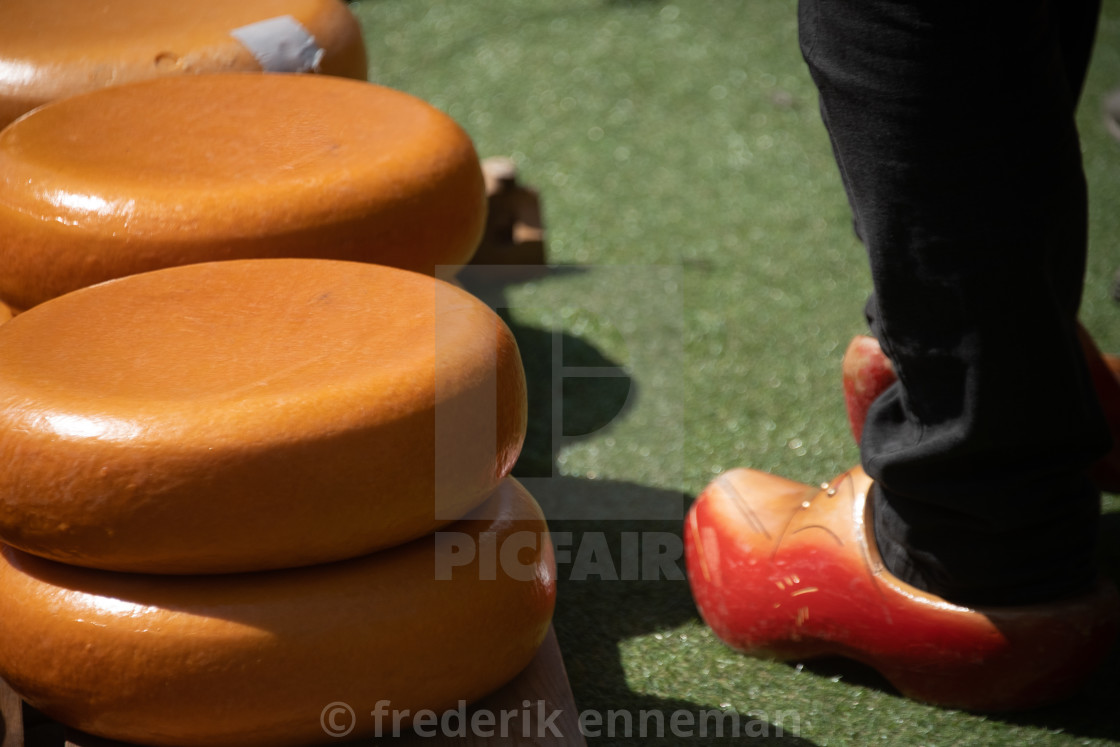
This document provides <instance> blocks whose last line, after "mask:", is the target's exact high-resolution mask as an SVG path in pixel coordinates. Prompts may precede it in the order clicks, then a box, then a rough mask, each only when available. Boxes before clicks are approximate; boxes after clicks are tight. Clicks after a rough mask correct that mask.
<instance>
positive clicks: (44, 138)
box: [0, 73, 486, 309]
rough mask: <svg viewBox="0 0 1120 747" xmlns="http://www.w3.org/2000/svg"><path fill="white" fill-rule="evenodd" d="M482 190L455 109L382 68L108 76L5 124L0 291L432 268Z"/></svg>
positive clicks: (32, 292) (467, 223)
mask: <svg viewBox="0 0 1120 747" xmlns="http://www.w3.org/2000/svg"><path fill="white" fill-rule="evenodd" d="M485 191H486V190H485V184H484V181H483V177H482V168H481V166H480V165H479V161H478V156H477V154H476V153H475V150H474V146H473V144H472V143H471V141H470V138H469V137H468V136H467V135H466V133H465V132H464V131H463V130H462V129H461V128H460V127H459V126H458V125H457V124H456V123H455V122H454V121H453V120H451V119H450V118H449V117H448V116H447V115H445V114H443V113H442V112H440V111H439V110H437V109H435V108H433V107H432V106H430V105H428V104H426V103H425V102H423V101H421V100H419V99H417V98H415V97H413V96H410V95H408V94H405V93H401V92H399V91H394V90H392V89H388V88H384V87H381V86H376V85H373V84H371V83H364V82H359V81H353V80H348V79H345V78H335V77H330V76H324V75H280V74H277V75H260V74H248V73H228V74H219V75H197V76H179V77H175V78H161V79H157V80H152V81H145V82H142V83H133V84H129V85H125V86H116V87H113V88H106V89H102V90H100V91H96V92H93V93H89V94H84V95H81V96H76V97H73V98H69V99H65V100H62V101H56V102H54V103H51V104H48V105H46V106H44V107H42V108H40V109H37V110H36V111H34V112H32V113H31V114H29V115H27V116H26V117H24V118H22V119H20V120H19V121H18V122H15V123H14V124H12V125H11V126H9V127H8V128H7V129H5V130H4V131H2V132H0V264H2V266H3V267H4V272H3V273H0V298H3V299H4V300H5V301H7V302H8V303H10V304H12V305H13V306H15V307H16V308H20V309H28V308H30V307H32V306H34V305H35V304H38V303H41V302H42V301H45V300H47V299H49V298H52V297H54V296H58V295H61V294H63V293H66V292H68V291H72V290H76V289H78V288H82V287H85V286H87V285H92V284H94V283H97V282H101V281H104V280H110V279H113V278H117V277H122V276H124V275H130V274H134V273H137V272H144V271H148V270H155V269H159V268H163V267H171V266H176V265H182V264H187V263H192V262H205V261H212V260H227V259H245V258H253V257H318V258H327V259H344V260H354V261H368V262H376V263H378V264H385V265H391V266H394V267H401V268H403V269H408V270H415V271H417V272H424V273H427V274H435V272H436V270H437V268H438V267H440V266H442V265H461V264H463V263H465V262H467V261H468V260H469V259H470V257H471V255H472V254H473V253H474V250H475V248H476V247H477V245H478V241H479V237H480V236H481V234H482V230H483V227H484V223H485V220H486V194H485Z"/></svg>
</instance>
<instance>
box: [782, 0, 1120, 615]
mask: <svg viewBox="0 0 1120 747" xmlns="http://www.w3.org/2000/svg"><path fill="white" fill-rule="evenodd" d="M1097 12H1098V7H1097V5H1096V3H1095V2H1084V3H1081V2H1077V0H1064V1H1063V2H1057V1H1055V2H1046V1H1044V0H1022V1H1019V2H981V3H943V2H899V1H896V0H802V3H801V8H800V14H801V41H802V50H803V52H804V54H805V58H806V61H807V62H808V63H809V68H810V71H811V73H812V75H813V78H814V80H815V81H816V84H817V87H818V89H819V91H820V98H821V111H822V115H823V117H824V120H825V123H826V125H827V127H828V130H829V134H830V137H831V138H832V144H833V148H834V151H835V154H836V159H837V162H838V164H839V166H840V170H841V174H842V176H843V179H844V184H845V188H846V189H847V192H848V197H849V200H850V202H851V205H852V209H853V212H854V215H855V222H856V226H857V231H858V233H859V235H860V237H861V239H862V240H863V242H864V244H865V245H866V247H867V252H868V257H869V259H870V263H871V274H872V281H873V285H874V295H873V298H872V301H871V302H870V303H869V304H868V313H869V318H870V321H871V323H872V329H873V331H874V332H875V334H876V336H877V337H878V338H879V341H880V343H881V344H882V346H883V349H884V350H885V351H886V353H887V355H888V356H889V357H890V358H891V360H892V361H893V363H894V365H895V368H896V370H897V372H898V377H899V383H898V384H896V385H895V386H893V387H892V388H891V389H889V390H888V391H887V392H886V393H884V394H883V396H881V397H880V398H879V399H878V400H877V401H876V402H875V404H874V405H873V406H872V408H871V411H870V413H869V415H868V419H867V422H866V425H865V427H864V435H863V442H862V444H861V454H862V461H863V464H864V467H865V468H866V470H867V472H868V473H869V474H870V475H871V476H872V477H873V478H874V479H875V481H876V489H875V495H874V500H875V502H874V506H873V510H874V513H875V533H876V537H877V539H878V542H879V546H880V550H881V552H882V554H883V556H884V560H885V561H886V563H887V566H888V568H889V569H890V570H891V571H892V572H894V573H895V574H896V575H898V576H899V577H901V578H903V579H904V580H906V581H908V582H910V583H912V584H914V585H916V586H918V587H920V588H923V589H926V590H928V591H932V592H934V593H937V594H940V595H941V596H944V597H945V598H947V599H950V600H952V601H958V602H961V603H973V604H1013V603H1028V602H1034V601H1040V600H1045V599H1050V598H1054V597H1058V596H1063V595H1066V594H1070V593H1076V592H1077V591H1079V590H1081V589H1083V588H1084V587H1086V586H1087V585H1088V584H1089V583H1091V581H1092V579H1093V576H1094V564H1093V548H1094V543H1095V536H1096V521H1097V517H1098V515H1099V495H1098V493H1097V492H1096V491H1095V489H1094V488H1093V486H1092V485H1091V483H1090V482H1089V480H1088V479H1087V477H1086V476H1085V469H1086V467H1087V465H1088V464H1090V463H1091V462H1092V461H1093V459H1095V458H1096V457H1097V456H1098V455H1100V454H1102V453H1103V452H1104V451H1105V450H1106V449H1107V447H1108V438H1109V437H1108V432H1107V428H1106V426H1105V423H1104V421H1103V417H1102V415H1101V413H1100V408H1099V405H1098V403H1097V401H1096V398H1095V395H1094V393H1093V391H1092V387H1091V385H1090V383H1089V379H1088V375H1087V372H1086V369H1085V364H1084V360H1083V357H1082V355H1081V353H1080V349H1079V346H1078V343H1077V338H1076V332H1075V329H1076V316H1077V309H1078V306H1079V304H1080V298H1081V288H1082V283H1083V276H1084V270H1085V251H1086V194H1085V180H1084V177H1083V174H1082V170H1081V157H1080V149H1079V143H1078V137H1077V131H1076V128H1075V124H1074V109H1075V107H1076V103H1077V97H1078V95H1079V92H1080V86H1081V82H1082V80H1083V79H1084V73H1085V66H1086V64H1087V61H1088V57H1089V49H1090V46H1091V41H1092V37H1093V33H1094V28H1095V22H1096V17H1097Z"/></svg>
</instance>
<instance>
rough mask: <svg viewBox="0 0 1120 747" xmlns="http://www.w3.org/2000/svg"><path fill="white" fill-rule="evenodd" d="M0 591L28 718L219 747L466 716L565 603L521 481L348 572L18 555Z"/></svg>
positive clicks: (11, 678)
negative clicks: (121, 569)
mask: <svg viewBox="0 0 1120 747" xmlns="http://www.w3.org/2000/svg"><path fill="white" fill-rule="evenodd" d="M0 588H2V589H3V590H4V591H3V594H0V674H2V675H3V677H4V678H5V679H6V680H7V681H8V682H9V683H10V684H11V686H12V687H13V689H15V690H16V691H17V692H18V693H20V694H21V695H22V696H23V697H24V698H25V699H26V700H27V701H28V702H29V703H30V704H31V705H33V706H35V707H36V708H38V709H39V710H41V711H43V712H44V713H46V714H48V715H49V716H51V717H53V718H55V719H57V720H59V721H61V722H63V723H65V724H69V725H70V726H73V727H76V728H79V729H82V730H84V731H87V732H90V733H93V734H96V735H101V736H105V737H110V738H114V739H121V740H126V741H128V742H135V743H137V744H144V745H196V746H200V745H207V747H219V746H221V745H229V746H231V747H253V746H254V745H262V746H267V747H278V746H280V745H308V744H317V743H321V742H331V741H332V736H334V737H336V736H338V735H340V734H341V733H342V730H344V729H346V728H347V727H353V731H352V732H350V733H349V734H348V736H349V737H350V738H359V737H363V736H373V735H374V734H375V733H376V729H377V726H378V723H380V727H381V730H382V733H383V734H384V735H390V734H392V730H393V721H392V719H393V714H394V713H396V714H397V715H398V716H399V719H398V722H399V725H402V726H405V727H407V725H408V723H409V722H410V721H411V716H413V715H415V714H416V713H417V711H419V710H422V709H431V710H433V711H435V712H436V713H440V712H442V711H445V710H447V709H457V708H458V705H459V701H467V702H468V703H470V702H472V701H475V700H477V699H478V698H480V697H482V696H484V695H486V694H488V693H489V692H491V691H493V690H495V689H497V688H498V687H500V686H501V685H502V684H504V683H506V682H507V681H509V680H510V679H512V678H513V677H515V676H516V675H517V673H518V672H520V671H521V670H522V669H523V668H524V667H525V666H526V665H527V664H528V663H529V662H530V661H531V659H532V658H533V655H534V653H535V651H536V649H537V648H538V646H539V645H540V644H541V642H542V641H543V639H544V637H545V635H546V633H547V630H548V625H549V621H550V619H551V615H552V610H553V605H554V601H555V593H556V586H555V562H554V560H553V552H552V546H551V543H550V541H549V538H548V530H547V527H546V525H545V522H544V519H543V517H542V515H541V513H540V509H539V508H538V507H537V505H536V503H535V502H534V500H533V498H532V497H531V496H530V495H529V494H528V493H527V492H526V491H525V489H524V488H523V487H521V486H520V485H519V484H518V483H516V482H515V481H514V480H513V479H512V478H510V479H508V480H506V481H505V482H503V483H502V485H501V486H500V487H499V488H498V489H497V491H496V492H495V494H494V495H493V496H492V497H490V498H489V500H488V501H486V502H485V503H484V504H482V506H480V507H479V509H478V510H476V513H475V514H472V515H471V516H469V517H468V518H467V519H465V520H464V521H462V522H459V523H456V524H453V525H451V526H450V527H448V528H447V529H446V530H445V531H442V532H439V533H437V534H435V535H432V536H429V537H425V538H422V539H420V540H417V541H415V542H412V543H409V544H407V545H404V546H401V547H397V548H393V549H390V550H385V551H382V552H378V553H373V554H372V555H368V556H365V557H362V558H358V559H354V560H348V561H342V562H339V563H328V564H323V565H319V566H313V567H310V568H299V569H290V570H282V571H267V572H262V573H245V574H234V575H226V576H172V577H168V576H154V575H145V574H124V573H107V572H104V571H95V570H90V569H81V568H74V567H72V566H67V565H64V564H60V563H54V562H51V561H47V560H42V559H39V558H35V557H33V556H30V555H26V554H23V553H20V552H18V551H15V550H12V549H10V548H7V549H4V550H3V551H2V552H0ZM347 708H348V709H349V711H347ZM375 710H378V711H380V712H381V714H382V715H381V718H380V722H378V719H377V717H375V715H374V711H375ZM405 711H407V712H408V713H407V714H405V713H404V712H405ZM334 741H337V739H335V740H334Z"/></svg>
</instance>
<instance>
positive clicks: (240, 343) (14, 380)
mask: <svg viewBox="0 0 1120 747" xmlns="http://www.w3.org/2000/svg"><path fill="white" fill-rule="evenodd" d="M525 426H526V400H525V380H524V373H523V371H522V368H521V361H520V357H519V354H518V350H517V345H516V342H515V341H514V339H513V336H512V335H511V333H510V332H509V329H508V328H507V327H506V326H505V324H504V323H503V322H502V321H501V319H500V318H499V317H498V316H497V315H496V314H495V313H494V312H493V311H492V310H491V309H490V308H489V307H488V306H486V305H485V304H484V303H482V302H481V301H479V300H478V299H476V298H474V297H473V296H471V295H470V294H468V293H466V292H465V291H462V290H460V289H458V288H455V287H453V286H451V285H449V284H447V283H444V282H442V281H440V280H437V279H435V278H431V277H428V276H426V275H420V274H417V273H411V272H406V271H403V270H397V269H393V268H388V267H382V266H379V265H369V264H362V263H353V262H337V261H328V260H298V259H274V260H241V261H232V262H214V263H207V264H199V265H189V266H185V267H177V268H171V269H167V270H160V271H156V272H152V273H144V274H141V275H135V276H131V277H128V278H122V279H120V280H116V281H112V282H108V283H104V284H101V285H98V286H94V287H91V288H86V289H83V290H80V291H76V292H74V293H71V294H68V295H66V296H62V297H60V298H57V299H54V300H52V301H50V302H48V303H45V304H42V305H40V306H37V307H35V308H33V309H31V310H29V311H27V312H24V313H23V314H20V315H19V316H17V317H15V318H13V319H12V320H11V321H9V322H6V323H5V324H3V325H2V326H0V541H3V542H5V543H7V544H10V545H13V546H15V547H18V548H21V549H23V550H26V551H28V552H31V553H34V554H37V555H41V556H44V557H48V558H53V559H55V560H59V561H62V562H65V563H72V564H75V565H81V566H88V567H95V568H103V569H110V570H121V571H140V572H155V573H222V572H237V571H252V570H262V569H267V568H278V567H291V566H297V565H308V564H312V563H320V562H325V561H331V560H337V559H341V558H347V557H353V556H355V555H359V554H362V553H366V552H369V551H371V550H374V549H377V548H381V547H388V546H391V545H394V544H397V543H400V542H403V541H407V540H410V539H413V538H415V537H418V536H421V535H423V534H426V533H428V532H430V531H432V530H433V529H435V528H437V527H439V526H442V525H444V524H447V523H449V522H451V521H453V520H455V519H458V518H459V517H460V516H462V515H464V514H465V513H467V511H469V510H470V509H472V508H473V507H474V506H476V505H477V504H478V503H479V502H480V501H482V500H483V499H484V498H485V496H486V495H487V494H489V493H490V491H491V490H493V489H494V487H495V486H496V485H497V484H498V482H499V481H500V480H501V479H502V478H503V477H504V476H505V475H507V474H508V473H509V471H510V469H511V468H512V466H513V463H514V461H515V460H516V458H517V456H518V454H519V452H520V449H521V445H522V442H523V440H524V435H525Z"/></svg>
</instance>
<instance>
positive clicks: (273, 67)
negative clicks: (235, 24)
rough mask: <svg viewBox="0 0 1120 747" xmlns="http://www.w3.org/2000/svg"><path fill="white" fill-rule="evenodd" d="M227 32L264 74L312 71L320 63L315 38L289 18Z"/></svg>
mask: <svg viewBox="0 0 1120 747" xmlns="http://www.w3.org/2000/svg"><path fill="white" fill-rule="evenodd" d="M229 33H230V35H231V36H232V37H233V38H235V39H237V41H239V42H241V43H242V44H243V45H245V47H246V48H247V49H248V50H249V51H250V52H252V54H253V56H254V57H256V58H257V62H259V63H260V65H261V67H262V68H263V69H264V71H265V72H266V73H306V72H315V71H317V70H318V69H319V63H320V62H322V60H323V49H322V48H321V47H320V46H319V45H318V44H317V43H316V42H315V37H314V36H312V35H311V34H310V33H308V31H307V29H305V28H304V27H303V26H302V25H301V24H300V22H299V21H297V20H296V19H294V18H292V17H291V16H277V17H276V18H269V19H268V20H266V21H258V22H257V23H250V24H249V25H248V26H242V27H241V28H237V29H234V30H233V31H231V32H229Z"/></svg>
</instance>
